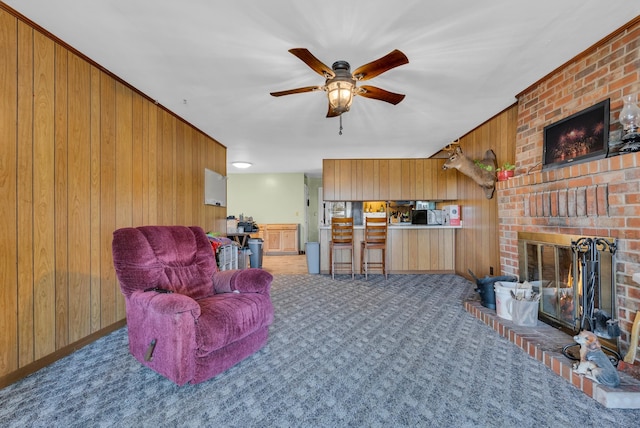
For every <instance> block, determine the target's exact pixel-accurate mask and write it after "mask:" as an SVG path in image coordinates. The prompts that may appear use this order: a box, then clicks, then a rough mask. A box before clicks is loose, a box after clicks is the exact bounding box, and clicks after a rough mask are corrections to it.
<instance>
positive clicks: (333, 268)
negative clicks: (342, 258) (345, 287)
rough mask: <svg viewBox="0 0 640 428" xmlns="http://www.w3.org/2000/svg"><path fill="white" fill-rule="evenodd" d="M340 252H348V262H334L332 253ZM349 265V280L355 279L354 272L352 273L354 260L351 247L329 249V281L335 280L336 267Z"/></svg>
mask: <svg viewBox="0 0 640 428" xmlns="http://www.w3.org/2000/svg"><path fill="white" fill-rule="evenodd" d="M340 250H349V255H350V260H351V261H349V262H336V261H335V255H334V254H333V252H334V251H340ZM346 264H349V265H350V268H351V279H354V278H355V272H354V266H355V260H354V254H353V246H351V247H343V248H341V247H337V246H336V247H333V246H332V247H331V248H330V249H329V270H330V271H331V279H335V273H336V265H346Z"/></svg>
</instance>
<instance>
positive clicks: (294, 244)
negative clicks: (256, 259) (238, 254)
mask: <svg viewBox="0 0 640 428" xmlns="http://www.w3.org/2000/svg"><path fill="white" fill-rule="evenodd" d="M263 227H264V229H263V236H264V238H263V239H264V243H263V251H264V253H265V254H298V252H299V245H298V225H297V224H265V225H263Z"/></svg>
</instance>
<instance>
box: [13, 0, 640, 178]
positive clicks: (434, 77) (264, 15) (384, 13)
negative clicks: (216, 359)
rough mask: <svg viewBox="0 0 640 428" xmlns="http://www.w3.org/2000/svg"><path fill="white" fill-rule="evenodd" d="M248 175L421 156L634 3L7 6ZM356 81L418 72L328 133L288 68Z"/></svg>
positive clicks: (124, 1)
mask: <svg viewBox="0 0 640 428" xmlns="http://www.w3.org/2000/svg"><path fill="white" fill-rule="evenodd" d="M5 3H6V4H8V5H9V6H11V7H12V8H14V9H15V10H17V11H18V12H20V13H21V14H23V15H25V16H26V17H28V18H29V19H30V20H32V21H33V22H35V23H36V24H38V25H40V26H41V27H43V28H44V29H45V30H47V31H49V32H51V33H52V34H54V35H55V36H57V37H58V38H60V39H61V40H63V41H64V42H66V43H68V44H69V45H70V46H72V47H73V48H75V49H77V50H78V51H80V52H81V53H83V54H84V55H86V56H87V57H89V58H91V59H92V60H94V61H96V62H97V63H98V64H100V65H101V66H103V67H104V68H106V69H107V70H109V71H111V72H112V73H113V74H115V75H117V76H118V77H120V78H121V79H123V80H125V81H126V82H128V83H129V84H131V85H133V86H134V87H136V88H137V89H139V90H140V91H141V92H143V93H144V94H146V95H147V96H149V97H150V98H152V99H155V100H157V102H158V103H160V104H162V105H163V106H165V107H166V108H168V109H169V110H171V111H173V112H175V113H176V114H178V115H179V116H181V117H183V118H184V119H185V120H187V121H188V122H190V123H192V124H193V125H195V126H196V127H198V128H200V129H201V130H203V131H204V132H206V133H207V134H209V135H210V136H212V137H213V138H215V139H216V140H218V141H219V142H220V143H222V144H223V145H225V146H226V147H227V148H228V151H227V160H228V162H229V163H230V162H232V161H235V160H245V161H249V162H252V163H253V164H254V166H253V167H252V168H250V169H248V170H244V171H240V170H236V169H235V168H233V167H231V166H230V165H229V166H228V172H229V173H237V172H238V173H239V172H247V173H270V172H274V173H276V172H304V173H308V174H311V175H316V176H319V174H320V172H321V168H322V159H323V158H394V157H428V156H430V155H432V154H434V153H436V152H437V151H439V150H440V149H441V148H442V147H443V146H444V145H446V144H447V143H448V142H450V141H452V140H455V139H456V138H458V137H460V136H462V135H464V134H466V133H467V132H469V131H470V130H472V129H473V128H475V127H476V126H478V125H479V124H481V123H482V122H484V121H485V120H487V119H489V118H490V117H492V116H493V115H495V114H496V113H499V112H500V111H502V110H503V109H505V108H506V107H508V106H510V105H511V104H513V103H514V102H515V95H516V94H518V93H519V92H521V91H522V90H524V89H526V88H527V87H528V86H529V85H531V84H533V83H535V82H536V81H537V80H538V79H540V78H541V77H543V76H545V75H546V74H547V73H549V72H551V71H553V70H554V69H555V68H557V67H558V66H560V65H562V64H563V63H564V62H566V61H568V60H570V59H571V58H573V57H574V56H576V55H577V54H579V53H580V52H582V51H584V50H585V49H587V48H589V47H590V46H591V45H593V44H594V43H596V42H598V41H599V40H600V39H602V38H603V37H605V36H606V35H608V34H610V33H611V32H613V31H615V30H616V29H618V28H619V27H621V26H622V25H624V24H625V23H627V22H629V21H631V20H632V19H633V18H635V17H636V16H638V15H639V14H640V1H637V0H633V1H630V0H562V1H558V0H537V1H513V0H487V1H478V0H448V1H427V0H411V1H389V0H340V1H337V0H324V1H321V2H319V1H316V2H312V1H303V0H234V1H230V0H227V1H220V0H184V1H176V0H29V1H27V0H5ZM298 47H304V48H307V49H309V50H310V51H311V53H312V54H314V55H315V56H316V57H317V58H318V59H320V60H321V61H322V62H324V63H325V64H327V65H328V66H331V64H332V63H333V62H334V61H336V60H346V61H348V62H349V63H350V64H351V69H352V70H354V69H355V68H356V67H358V66H360V65H363V64H365V63H368V62H370V61H373V60H375V59H378V58H380V57H381V56H383V55H385V54H387V53H389V52H390V51H392V50H393V49H399V50H401V51H402V52H404V53H405V54H406V55H407V57H408V58H409V64H406V65H403V66H401V67H398V68H395V69H393V70H390V71H388V72H386V73H384V74H382V75H380V76H378V77H376V78H374V79H371V80H370V81H367V84H371V85H373V86H378V87H381V88H383V89H387V90H389V91H392V92H399V93H404V94H406V95H407V96H406V98H405V99H404V101H402V102H401V103H400V104H398V105H396V106H393V105H391V104H387V103H385V102H381V101H377V100H372V99H366V98H362V97H356V98H355V100H354V104H353V107H352V108H351V111H350V112H348V113H346V114H344V115H343V126H344V131H343V135H338V127H339V119H338V118H337V117H336V118H330V119H327V118H326V117H325V116H326V113H327V101H326V96H325V94H324V93H323V92H315V93H304V94H295V95H289V96H285V97H280V98H274V97H272V96H270V95H269V92H272V91H281V90H286V89H292V88H298V87H302V86H311V85H321V84H323V83H324V80H323V78H322V77H321V76H319V75H318V74H316V73H315V72H314V71H313V70H311V69H310V68H309V67H307V66H306V65H305V64H304V63H303V62H302V61H300V60H299V59H298V58H296V57H295V56H293V55H292V54H290V53H288V52H287V51H288V50H289V49H291V48H298Z"/></svg>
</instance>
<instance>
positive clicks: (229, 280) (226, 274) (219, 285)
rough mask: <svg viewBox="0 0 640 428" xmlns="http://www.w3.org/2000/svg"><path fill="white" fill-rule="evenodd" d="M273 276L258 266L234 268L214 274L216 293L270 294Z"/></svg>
mask: <svg viewBox="0 0 640 428" xmlns="http://www.w3.org/2000/svg"><path fill="white" fill-rule="evenodd" d="M271 281H273V276H272V275H271V274H270V273H269V272H267V271H266V270H262V269H258V268H250V269H234V270H225V271H221V272H216V273H214V274H213V288H214V290H215V292H216V293H233V292H236V293H261V294H269V292H270V290H271Z"/></svg>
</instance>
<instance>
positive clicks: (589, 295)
mask: <svg viewBox="0 0 640 428" xmlns="http://www.w3.org/2000/svg"><path fill="white" fill-rule="evenodd" d="M615 252H616V243H615V240H614V239H612V238H605V237H603V238H597V237H596V238H591V237H578V236H573V235H564V234H546V233H529V232H519V233H518V258H519V267H520V280H521V281H525V280H526V281H529V282H530V283H532V284H533V287H534V290H535V291H537V292H539V293H540V294H541V299H540V309H539V318H540V320H542V321H544V322H546V323H547V324H550V325H553V326H555V327H558V328H560V329H561V330H564V331H566V332H567V333H569V334H572V335H573V334H575V333H577V332H578V331H580V330H583V329H584V330H589V331H592V332H594V333H595V334H597V335H598V336H599V337H600V338H601V339H603V340H602V341H603V342H604V344H605V345H606V346H607V347H609V348H610V349H612V350H614V351H615V352H616V353H617V352H618V346H617V337H618V336H619V335H620V330H619V328H618V326H617V321H616V320H615V318H616V296H615V289H616V287H615Z"/></svg>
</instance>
